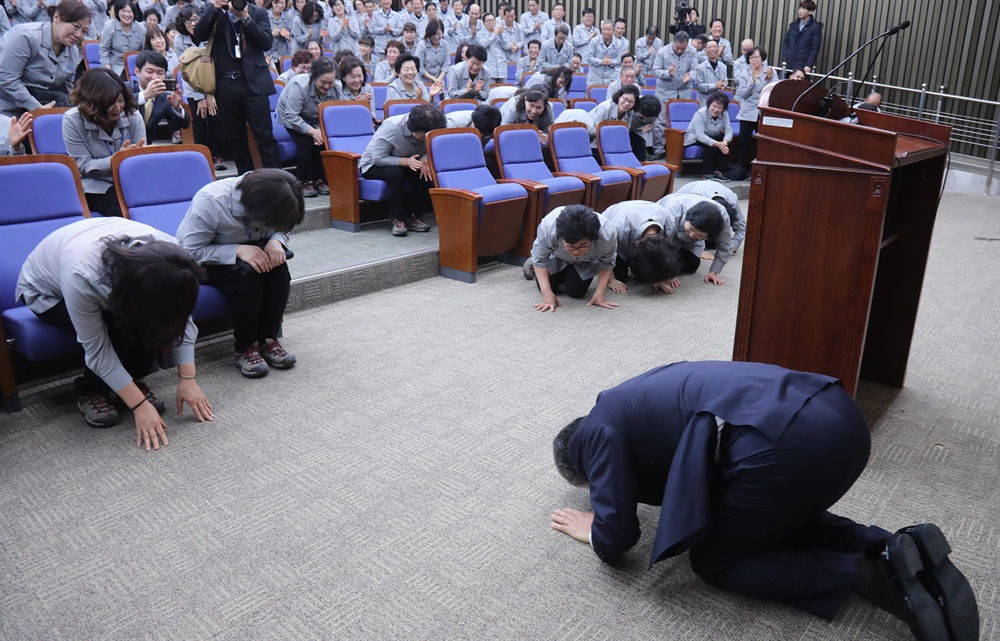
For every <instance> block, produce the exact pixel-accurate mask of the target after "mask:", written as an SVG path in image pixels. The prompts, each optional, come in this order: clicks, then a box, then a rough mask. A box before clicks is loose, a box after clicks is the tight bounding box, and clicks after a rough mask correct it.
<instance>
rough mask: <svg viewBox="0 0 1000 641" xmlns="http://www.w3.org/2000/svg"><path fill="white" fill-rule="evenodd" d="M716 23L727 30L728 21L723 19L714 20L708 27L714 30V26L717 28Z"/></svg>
mask: <svg viewBox="0 0 1000 641" xmlns="http://www.w3.org/2000/svg"><path fill="white" fill-rule="evenodd" d="M716 22H718V23H719V24H721V25H722V28H723V29H725V28H726V21H725V20H723V19H722V18H712V21H711V22H709V23H708V27H709V28H712V27H713V26H715V23H716Z"/></svg>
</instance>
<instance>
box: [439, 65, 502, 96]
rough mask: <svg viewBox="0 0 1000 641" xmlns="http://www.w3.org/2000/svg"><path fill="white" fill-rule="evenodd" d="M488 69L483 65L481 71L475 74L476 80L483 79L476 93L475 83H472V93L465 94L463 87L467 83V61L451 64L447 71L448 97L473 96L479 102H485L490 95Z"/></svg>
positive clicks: (468, 78)
mask: <svg viewBox="0 0 1000 641" xmlns="http://www.w3.org/2000/svg"><path fill="white" fill-rule="evenodd" d="M491 78H492V76H490V70H489V69H488V68H487V67H486V65H483V69H482V71H480V72H479V73H478V74H477V75H476V80H482V81H483V88H482V90H481V91H479V92H478V93H476V86H475V85H476V83H474V82H473V83H472V93H470V94H466V92H465V87H466V85H468V84H469V80H470V77H469V63H468V62H460V63H458V64H456V65H454V66H452V68H451V71H449V72H448V97H449V98H473V99H475V100H478V101H479V102H486V100H487V99H489V97H490V82H492V80H491Z"/></svg>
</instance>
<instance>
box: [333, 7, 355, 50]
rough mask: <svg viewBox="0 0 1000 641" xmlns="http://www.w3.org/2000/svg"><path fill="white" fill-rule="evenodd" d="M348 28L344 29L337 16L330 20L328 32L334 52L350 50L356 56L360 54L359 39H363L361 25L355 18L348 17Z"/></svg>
mask: <svg viewBox="0 0 1000 641" xmlns="http://www.w3.org/2000/svg"><path fill="white" fill-rule="evenodd" d="M345 15H346V17H347V27H346V28H344V26H343V25H342V23H341V22H340V18H338V17H337V16H336V15H334V16H333V17H331V18H330V21H329V24H327V27H326V28H327V30H329V32H330V44H331V45H332V47H331V48H332V49H333V50H334V51H340V50H341V49H350V50H351V51H353V52H354V53H355V54H357V53H358V51H359V49H358V38H360V37H361V25H359V24H358V19H357V17H355V16H351V15H347V14H345Z"/></svg>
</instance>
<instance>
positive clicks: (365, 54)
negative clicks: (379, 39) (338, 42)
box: [358, 34, 379, 82]
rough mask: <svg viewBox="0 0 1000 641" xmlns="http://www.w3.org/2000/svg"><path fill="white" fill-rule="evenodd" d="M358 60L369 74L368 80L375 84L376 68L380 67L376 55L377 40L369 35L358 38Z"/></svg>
mask: <svg viewBox="0 0 1000 641" xmlns="http://www.w3.org/2000/svg"><path fill="white" fill-rule="evenodd" d="M358 59H359V60H361V65H362V66H363V67H364V69H365V73H366V74H368V78H367V80H368V81H371V82H375V80H374V78H375V68H376V67H377V66H378V63H379V58H378V55H377V54H375V39H374V38H372V37H371V36H370V35H368V34H363V35H362V36H361V37H360V38H358Z"/></svg>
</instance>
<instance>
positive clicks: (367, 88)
mask: <svg viewBox="0 0 1000 641" xmlns="http://www.w3.org/2000/svg"><path fill="white" fill-rule="evenodd" d="M337 86H338V87H340V99H341V100H357V99H358V97H359V96H362V95H364V94H368V95H370V96H371V98H370V99H369V100H368V108H369V110H371V112H372V118H374V117H375V92H374V91H372V86H371V85H369V84H368V83H365V84H363V85H361V89H360V90H358V93H351V90H350V89H348V88H347V86H346V85H344V84H343V83H342V82H341V81H340V80H338V81H337Z"/></svg>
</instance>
